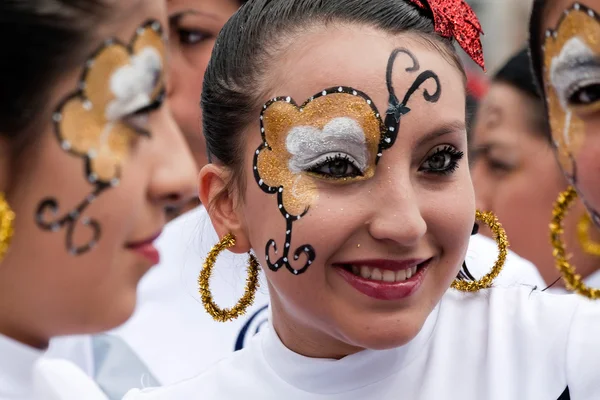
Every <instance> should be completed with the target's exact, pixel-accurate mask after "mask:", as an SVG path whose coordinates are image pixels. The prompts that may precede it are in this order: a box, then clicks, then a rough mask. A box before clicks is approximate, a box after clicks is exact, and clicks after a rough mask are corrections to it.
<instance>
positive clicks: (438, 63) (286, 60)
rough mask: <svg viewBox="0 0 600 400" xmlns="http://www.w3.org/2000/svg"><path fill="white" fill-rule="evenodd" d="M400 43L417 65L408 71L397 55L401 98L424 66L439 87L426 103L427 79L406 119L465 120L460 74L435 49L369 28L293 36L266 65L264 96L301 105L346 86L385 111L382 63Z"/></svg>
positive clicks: (394, 79)
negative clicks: (268, 66)
mask: <svg viewBox="0 0 600 400" xmlns="http://www.w3.org/2000/svg"><path fill="white" fill-rule="evenodd" d="M399 47H402V48H405V49H407V50H409V51H410V52H411V53H412V54H413V55H414V56H415V58H416V59H417V60H418V63H419V66H420V69H419V70H418V71H417V72H407V71H406V69H407V68H410V67H412V66H413V62H412V60H411V59H410V57H409V56H407V55H406V54H403V53H401V54H399V55H398V56H397V58H396V60H395V63H394V67H393V75H392V83H393V86H394V89H395V92H396V95H397V96H398V97H399V98H400V100H401V99H402V97H403V96H404V93H406V92H407V91H408V89H409V88H410V87H411V85H412V84H413V83H414V82H415V79H416V78H417V76H418V75H419V74H420V73H421V72H423V71H426V70H431V71H433V72H434V73H435V74H436V75H437V76H438V78H439V80H440V83H441V87H442V89H441V97H440V99H439V101H437V102H436V103H428V102H426V101H425V100H424V99H423V90H425V89H427V90H428V91H429V92H430V93H433V92H435V90H436V85H435V83H434V82H433V81H432V80H430V81H427V82H425V83H424V84H423V85H422V86H421V87H420V88H419V89H418V90H417V92H415V94H414V95H413V96H412V97H411V99H410V102H409V106H410V108H411V114H412V116H411V118H409V119H413V120H414V119H416V118H417V117H419V119H422V118H423V117H425V114H427V117H428V118H434V119H435V118H437V117H440V118H444V117H447V118H452V119H457V118H460V119H464V111H465V87H464V81H463V77H462V75H461V73H460V72H459V70H458V69H457V68H456V67H455V66H453V65H451V64H450V63H449V62H448V60H447V59H446V58H444V57H443V56H442V55H441V54H440V53H439V50H437V49H435V47H433V46H432V45H430V44H425V43H423V42H422V41H421V39H419V38H416V37H414V36H411V35H395V36H390V35H387V34H386V33H384V32H381V31H379V30H376V29H373V28H369V27H360V28H359V29H357V27H356V26H343V25H342V26H337V25H336V26H329V27H327V28H325V29H321V30H317V31H311V32H310V33H305V34H302V35H301V36H298V37H295V39H294V40H293V42H292V43H291V45H290V46H289V47H287V48H286V50H285V51H284V52H283V53H281V54H280V55H278V57H277V60H276V61H275V63H274V65H273V67H272V69H271V72H272V74H271V78H270V81H271V88H270V89H269V90H270V91H269V96H284V95H285V96H291V97H293V98H294V99H295V100H296V102H298V103H302V102H304V101H305V100H306V99H308V98H310V97H311V96H313V95H314V94H315V93H318V92H320V91H321V90H323V89H325V88H329V87H332V86H338V85H340V86H350V87H353V88H355V89H357V90H360V91H362V92H365V93H366V94H367V95H368V96H369V97H370V98H371V99H372V100H373V101H374V103H375V105H376V106H377V108H378V109H379V111H380V112H381V113H382V114H384V113H385V111H386V110H387V108H388V99H389V92H388V89H387V86H386V67H387V64H388V60H389V58H390V55H391V53H392V52H393V51H394V49H396V48H399ZM434 107H435V112H433V110H434ZM415 114H418V115H415ZM404 123H405V122H403V124H404ZM406 123H407V122H406Z"/></svg>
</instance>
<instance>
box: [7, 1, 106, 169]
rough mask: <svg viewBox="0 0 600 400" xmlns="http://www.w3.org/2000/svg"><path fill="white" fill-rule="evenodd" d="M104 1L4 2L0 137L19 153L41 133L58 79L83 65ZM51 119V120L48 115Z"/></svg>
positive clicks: (104, 12)
mask: <svg viewBox="0 0 600 400" xmlns="http://www.w3.org/2000/svg"><path fill="white" fill-rule="evenodd" d="M107 11H108V10H107V8H106V6H105V5H104V3H103V0H2V1H0V38H2V39H1V42H0V43H1V46H0V48H1V49H2V57H0V71H1V72H2V73H1V74H0V135H2V136H3V137H6V138H8V139H10V141H11V144H13V146H14V147H13V148H14V151H15V152H16V153H15V154H17V157H16V158H19V157H18V154H19V153H20V152H21V151H22V150H23V149H24V148H25V147H27V146H28V145H29V144H30V143H31V141H32V140H33V139H34V138H35V137H36V134H35V131H36V129H34V128H36V127H37V126H34V124H35V123H39V122H40V121H45V119H44V118H41V116H40V114H43V113H44V112H48V117H49V115H50V112H51V110H50V109H49V107H48V102H49V97H50V95H51V90H52V89H53V88H54V83H55V82H56V81H57V80H58V78H60V77H61V75H62V74H63V73H64V72H65V71H69V70H71V68H74V67H75V66H76V65H77V64H78V63H83V62H84V61H85V57H86V56H87V55H88V54H87V51H88V50H91V49H88V46H87V44H88V43H89V41H90V40H91V39H92V37H93V35H94V33H95V29H94V28H95V27H96V26H97V23H98V22H99V21H100V20H101V19H102V18H103V17H104V16H105V15H106V12H107ZM48 121H49V119H48Z"/></svg>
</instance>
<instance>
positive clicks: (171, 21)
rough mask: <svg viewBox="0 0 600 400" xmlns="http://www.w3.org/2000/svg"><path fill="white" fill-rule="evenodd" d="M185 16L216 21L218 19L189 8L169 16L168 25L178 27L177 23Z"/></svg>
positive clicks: (213, 15) (212, 15)
mask: <svg viewBox="0 0 600 400" xmlns="http://www.w3.org/2000/svg"><path fill="white" fill-rule="evenodd" d="M187 15H203V16H205V17H208V18H212V19H218V17H217V16H216V15H215V14H211V13H208V12H204V11H200V10H194V9H191V8H190V9H187V10H183V11H178V12H176V13H173V14H171V15H169V25H175V26H176V25H179V23H180V22H181V19H182V18H183V17H185V16H187Z"/></svg>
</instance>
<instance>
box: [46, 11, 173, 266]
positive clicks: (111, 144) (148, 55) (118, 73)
mask: <svg viewBox="0 0 600 400" xmlns="http://www.w3.org/2000/svg"><path fill="white" fill-rule="evenodd" d="M165 52H166V47H165V39H164V37H163V30H162V27H161V25H160V23H159V22H158V21H149V22H147V23H145V24H144V25H142V26H141V27H139V28H138V29H137V30H136V33H135V35H134V36H133V38H132V39H131V41H130V42H129V44H123V43H121V42H119V41H118V40H115V39H109V40H107V41H105V42H104V44H103V45H102V46H101V47H100V48H99V49H98V50H97V51H96V52H95V53H94V54H93V55H92V57H90V59H89V60H88V61H87V62H86V63H85V66H84V68H83V73H82V75H81V79H80V81H79V83H78V87H77V88H76V90H75V91H74V92H73V93H71V94H70V95H69V96H68V97H67V98H66V99H65V100H63V101H62V102H61V103H60V104H59V105H58V107H57V109H56V111H55V112H54V114H53V120H54V128H55V133H56V136H57V138H58V141H59V143H60V146H61V147H62V149H63V150H65V151H67V152H69V153H71V154H72V155H74V156H77V157H79V158H81V159H82V161H83V163H84V165H83V169H84V173H85V177H86V179H87V180H88V182H90V184H92V185H93V189H92V191H91V193H90V194H89V195H88V196H86V197H85V198H84V199H83V200H82V201H81V202H80V203H79V204H78V205H77V206H76V207H75V208H74V209H73V210H71V211H69V212H67V213H66V214H64V215H63V216H60V217H58V218H57V217H56V214H57V213H58V210H59V203H58V201H57V200H56V198H54V197H48V198H46V199H43V200H42V201H41V202H40V205H39V206H38V209H37V212H36V220H37V224H38V226H39V227H40V228H41V229H44V230H47V231H52V232H56V231H58V230H60V229H62V228H65V230H66V247H67V251H68V252H70V253H71V254H73V255H79V254H83V253H86V252H88V251H89V250H91V249H92V248H93V247H94V246H95V245H96V243H97V242H98V240H99V239H100V236H101V226H100V223H99V222H98V221H96V220H94V219H90V218H86V217H83V218H82V214H83V212H84V211H85V209H86V208H87V207H88V206H89V205H90V204H91V203H92V202H93V201H95V200H96V199H97V197H98V196H100V194H101V193H102V192H104V191H105V190H107V189H109V188H111V187H114V186H116V185H118V183H119V179H120V176H121V165H122V163H123V161H124V160H125V159H126V157H127V156H128V155H129V151H130V148H131V145H132V141H133V140H135V139H136V138H137V137H139V136H145V137H149V136H150V133H149V132H148V131H146V130H145V129H144V128H143V127H142V126H140V119H141V120H142V121H143V120H144V118H146V117H147V114H148V113H149V112H150V111H153V110H156V109H158V108H159V107H160V106H161V104H162V101H163V97H164V80H165V77H164V74H165V70H164V66H165V54H166V53H165ZM136 118H137V120H135V119H136ZM141 125H143V123H142V124H141ZM79 221H80V222H81V224H83V225H84V226H86V227H88V229H90V230H91V238H90V239H89V240H88V241H87V242H86V243H84V244H79V245H78V244H75V243H74V242H73V236H74V234H75V228H76V224H77V223H78V222H79Z"/></svg>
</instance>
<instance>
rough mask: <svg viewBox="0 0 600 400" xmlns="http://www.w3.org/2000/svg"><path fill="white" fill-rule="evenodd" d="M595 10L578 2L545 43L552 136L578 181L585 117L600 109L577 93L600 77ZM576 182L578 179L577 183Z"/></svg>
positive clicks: (599, 30)
mask: <svg viewBox="0 0 600 400" xmlns="http://www.w3.org/2000/svg"><path fill="white" fill-rule="evenodd" d="M597 18H598V17H597V16H596V14H595V12H594V11H593V10H591V9H588V8H585V7H584V6H582V5H579V4H575V5H573V6H572V8H571V9H570V10H567V11H566V12H565V14H564V15H563V17H562V19H561V21H560V22H559V24H558V28H557V29H556V30H555V31H551V30H549V31H547V32H546V39H545V43H544V85H545V89H546V93H547V102H548V112H549V117H550V126H551V130H552V138H553V140H554V143H555V144H556V147H557V155H558V159H559V162H560V165H561V167H562V169H563V171H564V172H565V173H566V174H567V176H568V177H569V178H570V179H571V180H572V181H574V180H575V175H576V173H577V169H576V163H577V155H578V152H579V151H580V150H581V149H582V146H583V144H584V142H585V135H586V126H585V122H584V121H585V117H586V116H587V115H589V114H590V113H594V112H596V111H599V110H600V102H595V103H592V104H587V105H586V104H577V103H574V102H573V96H574V95H576V94H577V91H578V90H579V89H581V88H582V87H585V86H586V85H589V84H592V83H594V82H593V80H596V83H598V81H597V79H600V68H599V67H595V68H594V67H592V66H591V61H592V60H594V59H595V60H596V62H597V60H598V57H599V56H600V22H599V21H598V19H597ZM573 183H574V182H573Z"/></svg>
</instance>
